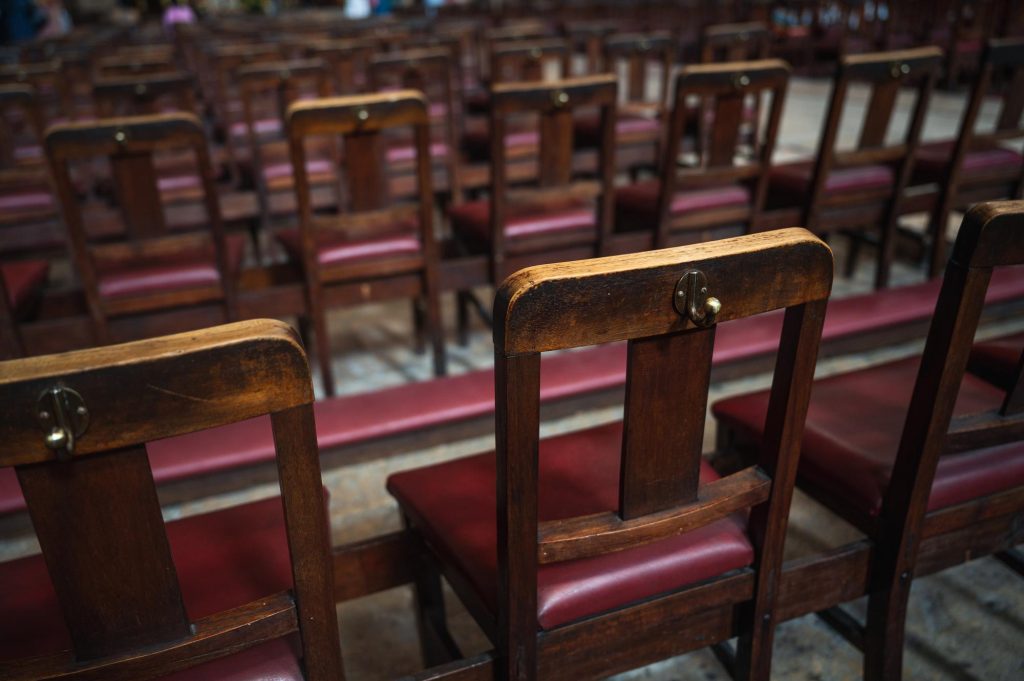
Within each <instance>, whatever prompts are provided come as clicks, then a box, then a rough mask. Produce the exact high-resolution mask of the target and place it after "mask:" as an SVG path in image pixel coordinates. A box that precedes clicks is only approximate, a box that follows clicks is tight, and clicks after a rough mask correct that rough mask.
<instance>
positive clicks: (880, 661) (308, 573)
mask: <svg viewBox="0 0 1024 681" xmlns="http://www.w3.org/2000/svg"><path fill="white" fill-rule="evenodd" d="M1022 230H1024V204H1022V203H1021V202H1007V203H993V204H983V205H980V206H978V207H975V208H974V209H972V210H971V211H970V212H969V213H968V214H967V216H966V217H965V220H964V224H963V225H962V227H961V230H960V233H959V235H958V237H957V242H956V246H955V248H954V250H953V253H952V257H951V260H950V263H949V264H948V266H947V268H946V273H945V278H944V280H943V284H942V290H941V293H940V297H939V301H938V302H937V304H936V307H935V315H934V317H933V318H932V320H931V326H930V331H929V334H928V340H927V343H926V346H925V349H924V353H923V355H922V357H921V358H920V360H912V361H910V362H900V363H897V364H895V365H883V366H882V367H876V368H872V369H868V370H865V371H859V372H854V373H852V374H845V375H840V376H836V377H832V378H829V379H824V380H823V381H819V382H815V381H813V373H814V365H815V360H816V357H817V355H818V347H819V342H820V338H821V335H822V329H823V324H824V321H825V313H826V305H827V302H828V298H829V294H830V289H831V285H832V280H833V263H832V257H831V253H830V251H829V249H828V247H827V246H826V245H825V244H824V243H823V242H821V241H820V240H819V239H817V238H816V237H814V236H813V235H812V234H810V233H809V232H807V231H806V230H802V229H789V230H781V231H770V232H766V233H763V234H757V235H749V236H743V237H737V238H733V239H728V240H724V241H715V242H709V243H706V244H700V245H694V246H683V247H679V248H672V249H667V250H661V251H654V252H649V253H642V254H627V255H621V256H612V257H608V258H600V259H594V260H588V261H582V262H573V263H561V264H557V265H542V266H537V267H534V268H529V269H527V270H524V271H522V272H519V273H516V274H514V275H512V276H511V277H509V278H508V279H507V280H506V281H505V282H504V283H503V284H502V286H501V287H500V288H499V289H498V291H497V294H496V299H495V306H494V317H495V320H496V321H495V331H494V343H495V349H496V353H495V359H496V364H495V370H494V376H495V392H496V405H495V406H496V415H495V435H496V452H494V453H491V454H483V455H480V456H475V457H469V458H465V459H458V460H455V461H451V462H448V463H443V464H437V465H434V466H429V467H426V468H421V469H418V470H412V471H405V472H401V473H397V474H394V475H393V476H392V477H391V478H390V479H389V481H388V489H389V491H390V492H391V493H392V494H393V495H394V496H395V498H396V500H397V502H398V504H399V508H400V509H401V513H402V516H403V518H404V521H405V528H404V529H403V530H401V531H399V532H397V533H393V534H390V535H385V536H381V537H375V538H372V539H369V540H366V541H364V542H359V543H357V544H352V545H346V546H340V547H335V548H334V549H330V548H329V543H328V539H327V538H328V531H327V516H326V513H325V500H324V497H323V496H322V495H321V493H320V492H319V489H318V487H319V485H320V480H319V477H318V474H319V464H318V457H317V450H316V440H315V433H314V420H313V406H312V404H313V396H312V390H311V386H310V378H309V371H308V366H307V364H306V359H305V355H304V353H303V351H302V349H301V346H300V344H299V342H298V339H297V336H296V335H295V334H294V332H293V331H292V330H291V329H289V328H288V327H286V326H285V325H283V324H281V323H279V322H269V321H253V322H243V323H239V324H235V325H230V326H225V327H219V328H214V329H210V330H207V331H203V332H198V333H191V334H185V335H181V336H174V337H169V338H165V339H156V340H150V341H140V342H136V343H133V344H129V345H122V346H114V347H110V348H97V349H93V350H85V351H79V352H76V353H71V354H68V355H64V356H61V357H53V356H51V357H36V358H28V359H23V360H14V361H12V362H10V363H8V364H6V365H5V371H4V372H3V378H2V379H0V390H2V392H3V399H4V402H5V404H8V405H11V408H10V409H9V410H7V411H5V412H4V413H3V414H2V415H0V422H2V429H3V431H4V432H6V433H8V438H7V439H6V443H7V444H6V445H5V446H4V448H3V450H2V454H0V461H2V462H3V465H4V466H5V467H13V468H14V469H15V471H16V473H17V476H18V482H19V485H20V487H21V490H22V492H23V493H24V496H25V499H26V502H27V505H28V508H29V511H30V513H31V515H32V519H33V524H34V526H35V529H36V532H37V534H38V536H39V539H40V546H41V548H42V552H43V553H42V556H35V557H30V558H25V559H20V560H17V561H14V562H10V563H4V564H0V573H3V575H4V579H3V580H0V583H2V584H3V585H4V586H3V588H2V589H0V599H3V602H4V611H5V613H7V614H8V615H9V616H8V617H5V618H3V620H0V627H3V636H0V642H2V657H3V658H4V661H3V662H0V670H3V672H4V673H5V675H10V676H11V677H12V678H37V677H40V676H46V675H54V674H79V675H83V676H85V677H88V676H89V675H93V676H95V675H107V676H109V677H111V678H119V677H125V676H131V677H132V678H152V677H157V676H162V675H165V674H168V673H171V672H176V673H179V674H180V675H179V676H175V677H174V678H176V679H187V678H214V677H219V678H225V677H227V676H228V675H229V674H239V673H242V674H243V676H240V677H238V678H263V677H261V676H260V674H264V675H265V674H266V673H271V672H270V670H273V673H277V674H279V675H281V677H282V678H306V679H320V678H325V679H326V678H332V679H334V678H341V674H342V660H341V656H340V651H339V648H338V645H337V640H338V633H337V617H336V612H335V610H334V603H335V601H345V600H349V599H352V598H357V597H360V596H362V595H366V594H370V593H375V592H378V591H381V590H383V589H387V588H390V587H392V586H395V585H398V584H403V583H412V584H413V585H414V589H415V593H416V603H417V605H416V609H415V617H416V621H417V624H418V629H419V632H420V636H421V643H422V646H423V651H424V660H425V663H426V664H427V665H428V666H432V669H430V670H429V671H427V672H424V674H423V675H422V676H420V677H419V678H424V679H426V678H430V679H479V678H491V676H492V675H495V674H496V675H497V676H498V678H566V677H571V678H583V677H594V676H602V675H607V674H612V673H616V672H618V671H622V670H625V669H628V668H631V667H635V666H638V665H643V664H647V663H649V662H652V661H654V660H657V659H661V658H664V657H666V656H671V655H675V654H679V653H682V652H685V651H687V650H692V649H695V648H699V647H704V646H707V645H715V646H716V652H717V653H718V654H719V655H720V657H721V658H722V659H723V660H724V661H725V662H726V663H727V665H728V666H729V667H730V669H731V671H733V673H734V675H735V676H736V678H758V679H767V678H768V676H769V673H770V667H771V649H772V643H773V634H774V630H775V628H776V626H777V625H778V624H779V623H781V622H784V621H786V620H788V619H791V618H793V617H798V616H801V615H803V614H807V613H810V612H821V613H822V616H823V618H824V619H825V620H826V621H828V622H830V623H832V624H834V625H835V626H836V627H837V628H838V629H839V630H840V632H842V633H843V634H844V635H846V636H847V637H848V638H849V639H850V640H851V641H852V642H853V643H854V644H855V645H857V646H858V647H859V648H861V649H862V650H863V651H864V653H865V675H866V677H867V678H870V679H896V678H899V677H900V673H901V669H902V665H901V651H902V631H903V620H904V614H905V609H906V603H907V598H908V595H909V591H910V585H911V583H912V582H913V578H914V576H915V575H916V576H923V575H925V574H929V573H931V572H934V571H936V570H939V569H943V568H945V567H948V566H950V565H954V564H959V563H961V562H964V561H966V560H969V559H972V558H975V557H978V556H981V555H989V554H993V553H994V554H997V555H999V556H1001V557H1002V558H1003V560H1004V561H1005V562H1006V563H1007V564H1008V565H1009V566H1010V567H1012V568H1013V569H1015V570H1016V571H1017V572H1024V570H1022V565H1024V561H1022V560H1021V558H1020V556H1019V554H1018V553H1015V552H1014V550H1013V547H1014V546H1015V545H1016V544H1018V543H1020V542H1021V541H1024V535H1021V532H1020V529H1021V524H1020V518H1021V514H1022V512H1024V507H1022V502H1024V466H1021V465H1020V460H1021V455H1020V445H1019V441H1020V435H1021V425H1020V415H1019V408H1018V405H1017V403H1018V402H1019V400H1018V399H1017V397H1018V396H1017V393H1018V392H1019V390H1018V383H1019V379H1020V367H1021V366H1022V365H1021V361H1020V357H1021V354H1020V344H1019V343H1020V339H1019V338H1015V339H1009V340H1008V341H1005V342H1001V343H997V344H994V345H992V344H989V345H984V344H983V345H978V346H976V347H975V348H974V349H973V350H972V348H971V344H972V341H973V338H974V333H975V330H976V328H977V325H978V320H979V317H980V315H981V310H982V303H983V300H984V297H985V295H986V290H987V288H988V286H989V282H990V280H991V279H992V277H993V274H994V272H995V271H997V270H999V269H1001V268H1005V267H1012V266H1018V265H1024V252H1022V251H1021V248H1020V244H1021V243H1024V242H1022V241H1021V233H1022ZM770 311H781V312H780V314H781V315H782V317H783V321H782V325H781V329H780V332H779V334H780V335H779V346H778V354H777V358H776V361H775V371H774V378H773V381H772V387H771V389H770V390H769V391H767V392H764V393H757V394H754V395H751V396H744V397H736V398H730V399H728V400H725V401H723V402H719V403H718V404H716V405H714V406H713V408H712V409H713V411H714V413H715V414H716V416H717V417H718V418H719V419H720V421H721V422H722V423H723V424H725V425H726V426H727V427H728V428H729V431H730V433H732V435H731V437H730V438H728V439H727V440H726V441H727V442H728V443H729V446H730V448H732V449H734V450H736V451H737V452H738V453H740V454H741V456H744V457H745V459H743V460H745V461H746V464H745V467H743V468H741V469H740V470H738V471H735V472H731V471H722V472H716V471H715V470H713V469H712V468H711V467H710V466H709V465H708V464H707V462H706V461H704V460H703V458H702V456H701V443H702V440H703V429H704V420H705V413H706V407H707V396H708V385H709V375H710V367H711V361H712V353H713V350H714V348H715V338H716V335H718V332H719V330H722V331H723V332H724V331H725V330H727V329H728V328H729V326H730V325H731V324H734V323H736V324H740V323H742V321H741V320H743V319H745V318H750V317H755V318H756V316H757V315H759V314H763V313H766V312H770ZM616 341H626V354H627V355H628V364H627V370H626V371H627V378H626V393H625V403H624V418H623V421H622V422H621V423H613V424H609V425H605V426H600V427H597V428H590V429H586V430H583V431H578V432H573V433H569V434H566V435H562V436H558V437H555V438H552V439H548V440H540V439H539V437H538V425H539V424H538V402H539V399H540V395H541V390H540V380H539V379H540V372H539V370H540V362H541V360H540V357H541V355H542V353H546V352H549V351H553V350H558V349H566V348H575V347H581V346H588V345H595V344H598V345H599V344H605V343H610V342H616ZM968 365H970V366H972V367H975V368H983V373H982V374H981V375H979V376H978V377H975V376H972V375H969V374H966V373H965V371H966V369H967V367H968ZM993 375H994V376H997V377H998V379H997V380H998V383H997V384H992V383H989V382H987V379H986V378H985V376H993ZM915 377H916V379H915ZM911 385H913V388H912V389H911V388H910V387H909V386H911ZM114 386H116V389H114V390H112V387H114ZM851 394H855V395H857V397H858V399H857V400H855V402H857V404H856V407H857V408H858V409H861V410H863V413H861V414H859V415H857V422H858V424H862V423H863V422H864V420H871V421H872V422H874V423H876V424H878V430H877V431H872V436H873V439H872V440H871V441H870V442H865V441H864V440H863V436H862V433H863V430H862V429H860V428H859V425H856V424H850V423H849V422H850V417H851V414H850V413H849V409H850V405H851V402H853V401H852V400H851V399H850V396H851ZM834 396H841V399H839V401H836V400H835V399H834ZM833 403H834V404H836V405H837V406H838V409H839V412H838V413H837V412H836V411H834V409H833V407H832V406H831V405H832V404H833ZM954 403H956V404H957V406H956V408H955V409H954ZM266 413H269V414H270V415H271V416H270V422H271V429H272V431H273V440H274V448H275V451H276V456H277V461H278V470H279V474H280V480H281V491H282V496H281V499H280V501H279V500H277V499H270V500H266V501H262V502H255V503H253V504H249V505H246V506H241V507H235V508H231V509H227V510H224V511H219V512H216V513H214V514H210V515H205V516H197V517H194V518H189V519H185V520H182V521H176V522H172V523H168V524H167V525H166V529H165V528H164V525H163V522H162V520H161V518H160V515H159V514H160V511H159V505H158V503H157V501H156V496H155V493H154V483H153V477H152V472H151V470H150V464H149V462H148V459H147V457H146V456H145V453H146V451H147V448H146V444H145V443H147V442H151V441H153V440H162V439H165V438H168V437H171V436H179V435H185V434H187V433H191V432H193V431H196V430H199V429H204V428H210V427H213V426H218V425H224V424H229V423H237V422H241V421H244V420H246V419H251V418H253V417H255V416H257V415H260V414H266ZM154 415H158V416H154ZM904 416H905V419H904ZM805 423H806V426H805ZM844 424H849V425H845V429H844ZM851 428H852V429H851ZM720 476H721V477H720ZM794 486H799V487H801V488H803V489H807V490H809V491H810V492H811V494H812V495H814V496H816V498H819V499H820V500H821V501H822V502H823V503H825V504H826V506H828V507H829V508H830V509H831V510H833V511H834V512H836V513H838V514H840V515H841V516H842V517H846V518H849V519H851V521H852V522H854V523H855V524H856V525H857V526H858V527H859V528H861V529H862V530H864V531H865V533H866V534H867V538H866V539H864V540H860V541H856V542H854V543H852V544H848V545H845V546H842V547H840V548H838V549H835V550H832V551H827V552H825V553H822V554H819V555H815V556H811V557H808V558H804V559H800V560H797V561H789V562H784V561H783V557H782V555H783V554H782V550H783V545H784V538H785V533H786V526H787V516H788V512H789V506H790V500H791V497H792V494H793V489H794ZM115 488H116V489H117V490H118V493H117V494H111V490H112V489H115ZM282 502H283V504H282ZM282 508H283V515H282ZM229 537H230V540H229ZM44 561H45V568H44ZM239 561H243V563H239ZM239 568H244V569H242V570H241V571H240V570H239ZM440 575H444V577H445V578H446V579H447V581H448V582H449V583H450V584H451V585H452V587H453V588H454V590H455V591H456V593H457V594H458V595H459V597H460V598H461V599H462V600H463V602H464V603H465V605H466V607H467V609H468V610H469V612H470V614H471V615H472V616H473V617H474V618H475V619H476V620H477V622H478V623H479V624H480V626H481V628H482V630H483V631H484V632H485V633H486V635H487V636H488V637H489V638H490V640H491V641H492V643H493V644H494V651H493V652H490V653H486V654H483V655H480V656H476V657H473V658H469V659H461V655H460V654H459V653H458V650H457V646H456V645H455V644H454V641H453V639H452V637H451V636H450V634H449V633H448V632H447V628H446V625H445V611H444V605H443V600H442V599H441V591H440V581H439V580H440ZM862 595H868V597H869V607H868V620H867V624H866V627H860V626H859V625H858V624H857V623H856V622H855V621H853V620H852V618H851V616H850V615H848V614H846V613H845V612H844V611H838V612H837V611H834V610H830V608H833V607H834V606H836V605H838V604H841V603H843V602H845V601H848V600H851V599H854V598H857V597H859V596H862ZM737 636H738V637H739V638H738V645H737V648H736V650H735V651H732V650H731V649H730V648H728V647H727V646H723V645H721V644H722V643H724V642H725V641H727V640H728V639H730V638H733V637H737ZM283 637H291V638H292V643H291V644H286V643H281V642H276V640H278V639H281V638H283ZM62 650H64V651H66V652H60V651H62ZM232 654H234V655H233V656H230V657H228V656H229V655H232ZM25 655H30V656H32V658H31V659H29V660H25V659H20V658H23V657H24V656H25ZM216 658H223V659H216ZM211 660H216V661H212V662H211ZM195 665H199V666H197V667H194V666H195ZM188 667H194V669H193V670H192V673H191V675H189V673H187V672H185V671H183V670H184V669H186V668H188ZM241 670H245V671H244V672H243V671H241ZM245 674H248V676H244V675H245Z"/></svg>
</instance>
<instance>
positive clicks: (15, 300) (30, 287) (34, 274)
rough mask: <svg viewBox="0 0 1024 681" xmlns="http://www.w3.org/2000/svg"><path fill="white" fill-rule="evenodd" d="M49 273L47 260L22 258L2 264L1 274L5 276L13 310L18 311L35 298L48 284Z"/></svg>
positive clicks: (5, 286)
mask: <svg viewBox="0 0 1024 681" xmlns="http://www.w3.org/2000/svg"><path fill="white" fill-rule="evenodd" d="M49 273H50V263H48V262H46V261H45V260H22V261H18V262H9V263H4V264H3V265H2V266H0V276H2V277H3V278H4V288H5V289H7V303H8V304H9V305H10V307H11V310H13V311H14V312H18V311H19V310H20V309H21V308H22V306H23V305H26V304H28V303H29V301H31V300H32V299H33V298H35V297H36V295H38V294H39V292H40V291H41V290H42V288H43V286H45V285H46V277H47V275H49Z"/></svg>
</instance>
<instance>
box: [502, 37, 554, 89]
mask: <svg viewBox="0 0 1024 681" xmlns="http://www.w3.org/2000/svg"><path fill="white" fill-rule="evenodd" d="M571 58H572V50H570V49H569V44H568V43H567V42H566V41H564V40H562V39H557V38H549V39H544V40H523V41H517V42H501V43H495V44H493V45H491V53H490V70H489V71H488V76H489V78H490V83H491V85H492V86H493V85H496V84H498V83H509V82H525V81H539V80H547V79H549V78H550V74H551V71H552V70H555V71H557V76H555V77H556V78H565V77H566V76H568V74H569V60H570V59H571ZM549 65H550V66H549Z"/></svg>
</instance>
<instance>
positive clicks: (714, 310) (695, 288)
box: [672, 270, 722, 327]
mask: <svg viewBox="0 0 1024 681" xmlns="http://www.w3.org/2000/svg"><path fill="white" fill-rule="evenodd" d="M672 303H673V305H674V306H675V308H676V312H678V313H679V314H681V315H683V316H684V317H686V318H687V319H689V320H690V321H691V322H693V323H694V324H696V325H697V326H701V327H707V326H711V325H712V324H714V323H715V321H716V319H717V318H718V313H719V312H721V311H722V302H721V301H720V300H718V298H715V297H714V296H709V295H708V280H707V277H706V276H704V273H703V272H701V271H699V270H690V271H689V272H687V273H686V274H684V275H683V276H682V277H681V278H680V279H679V281H678V282H676V290H675V295H674V296H672Z"/></svg>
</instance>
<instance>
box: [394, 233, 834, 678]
mask: <svg viewBox="0 0 1024 681" xmlns="http://www.w3.org/2000/svg"><path fill="white" fill-rule="evenodd" d="M783 280H785V282H786V283H785V285H783V284H782V282H783ZM831 285H832V257H831V253H830V251H829V249H828V247H827V246H825V245H824V244H823V243H822V242H821V241H819V240H818V239H816V238H815V237H813V236H812V235H811V234H809V233H808V232H806V231H805V230H802V229H792V230H784V231H779V232H773V233H771V234H765V235H758V236H751V237H740V238H737V239H730V240H725V241H718V242H712V243H708V244H702V245H700V246H691V247H681V248H676V249H669V250H663V251H657V252H650V253H643V254H637V255H626V256H616V257H609V258H599V259H596V260H589V261H581V262H574V263H560V264H556V265H548V266H543V265H542V266H538V267H533V268H529V269H526V270H523V271H521V272H519V273H517V274H514V275H513V276H511V277H509V279H507V280H506V281H505V283H504V284H503V285H502V287H501V288H500V289H499V290H498V292H497V295H496V299H495V304H494V319H495V323H494V345H495V381H496V387H495V390H496V401H497V416H496V424H497V428H496V437H497V451H496V452H495V453H490V454H483V455H480V456H474V457H469V458H464V459H458V460H455V461H450V462H447V463H442V464H438V465H434V466H430V467H427V468H420V469H417V470H412V471H406V472H402V473H398V474H395V475H392V476H391V477H390V478H389V480H388V489H389V491H390V492H391V493H392V494H393V495H394V496H395V498H396V500H397V501H398V504H399V507H400V509H401V512H402V514H403V518H404V520H405V522H406V523H407V524H408V525H409V526H410V527H411V528H412V529H413V530H414V531H415V532H417V533H418V534H420V535H421V536H422V538H423V539H424V540H425V543H426V545H427V546H428V547H429V548H430V550H431V556H432V560H431V561H430V562H428V563H426V565H427V566H428V567H429V566H432V565H435V564H436V565H437V568H434V569H436V570H439V573H443V574H444V575H445V576H446V577H447V578H448V581H449V582H450V583H451V585H452V586H453V587H454V588H455V590H456V592H457V593H458V595H459V596H460V598H461V599H462V601H463V603H465V604H466V606H467V608H468V610H469V612H470V613H471V614H472V615H473V616H474V618H475V619H476V620H477V622H478V623H479V624H480V626H481V628H482V629H483V631H484V632H485V633H486V634H487V635H488V636H489V637H490V639H491V641H492V642H493V644H494V645H495V647H496V651H497V656H498V660H497V666H498V669H499V670H500V672H499V675H498V678H507V679H534V678H556V677H558V678H592V677H603V676H607V675H609V674H613V673H616V672H619V671H623V670H625V669H629V668H631V667H636V666H640V665H644V664H648V663H650V662H652V661H654V660H656V659H659V658H662V657H669V656H672V655H676V654H679V653H681V652H684V651H686V650H690V649H693V648H695V647H702V646H705V645H710V644H713V643H716V642H717V641H716V637H718V638H719V639H721V638H729V637H730V636H731V635H732V633H731V631H732V625H731V624H729V623H724V622H723V623H722V624H721V626H719V627H718V628H717V629H716V630H715V631H717V632H718V633H717V634H715V635H712V636H711V637H710V638H705V637H704V636H703V635H701V636H696V635H692V634H688V632H689V631H691V630H690V629H689V628H690V627H691V626H696V627H700V626H701V624H702V623H703V624H706V622H702V618H701V611H702V610H703V609H705V608H708V607H713V606H718V607H721V606H723V605H726V604H735V605H737V606H739V607H737V608H736V610H735V611H734V612H737V613H742V614H739V615H737V619H736V620H734V622H733V623H732V624H734V625H735V629H736V630H737V631H739V632H741V640H740V646H739V651H738V656H737V663H738V669H739V673H738V674H737V678H746V679H767V678H768V675H769V671H770V663H771V648H772V637H773V630H774V618H773V617H772V613H773V612H774V609H773V608H774V603H775V596H776V592H777V585H778V579H779V571H780V565H781V560H782V543H783V537H784V535H785V528H786V520H787V514H788V512H789V502H790V497H791V493H792V486H793V475H794V474H795V471H796V459H797V445H798V443H799V438H800V432H801V429H802V422H803V416H804V412H805V410H806V407H807V396H808V388H809V386H810V383H811V378H812V373H813V368H814V362H815V357H816V354H817V346H818V341H819V338H820V334H821V325H822V321H823V317H824V313H825V305H826V302H827V299H828V295H829V291H830V289H831ZM779 308H785V309H786V313H785V322H784V329H783V331H782V339H783V340H782V344H781V348H780V352H779V358H778V363H777V365H776V372H775V379H774V382H773V389H772V390H773V392H772V411H771V419H770V423H771V426H770V430H769V431H768V434H767V435H766V436H765V437H764V438H763V440H762V442H761V444H762V448H761V449H760V453H761V457H760V459H759V460H758V463H757V464H756V465H753V466H751V467H749V468H746V469H744V470H743V471H741V472H739V473H736V474H734V475H732V476H729V477H726V478H719V477H718V476H717V475H716V474H715V473H714V471H713V470H712V469H711V468H710V466H708V465H707V464H706V463H705V462H703V460H702V458H701V444H702V441H703V430H704V419H705V407H706V400H707V391H708V383H709V378H710V368H711V366H710V363H711V354H712V349H713V346H714V336H715V330H716V328H717V324H718V323H727V322H728V321H730V320H733V319H739V318H742V317H746V316H748V315H754V314H758V313H761V312H764V311H767V310H772V309H779ZM622 340H628V357H629V359H628V377H627V382H626V386H627V387H626V398H625V420H624V421H623V422H621V423H612V424H607V425H603V426H599V427H596V428H590V429H587V430H582V431H578V432H574V433H570V434H566V435H562V436H558V437H554V438H551V439H547V440H538V420H539V413H538V412H539V409H538V400H539V383H540V375H539V374H540V356H541V353H542V352H547V351H551V350H560V349H566V348H575V347H580V346H585V345H595V344H601V343H607V342H612V341H622ZM746 509H751V510H750V513H749V515H747V514H746V513H745V510H746ZM439 573H436V572H435V573H434V574H431V573H430V572H426V571H424V572H421V574H420V576H419V577H418V580H417V595H418V603H419V609H418V612H419V625H420V631H421V644H422V645H423V647H424V655H425V658H426V660H427V663H428V664H431V663H436V662H439V661H440V660H442V659H443V658H444V657H445V653H446V652H447V651H446V650H444V649H443V648H442V647H441V646H439V645H436V644H435V642H443V641H448V640H450V638H448V637H447V636H446V630H445V618H444V607H443V604H442V601H440V600H439V596H440V591H439V587H440V584H439V583H438V579H439ZM732 580H736V581H732ZM740 584H742V586H740ZM613 631H614V632H615V635H614V636H611V635H610V633H609V632H613Z"/></svg>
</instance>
